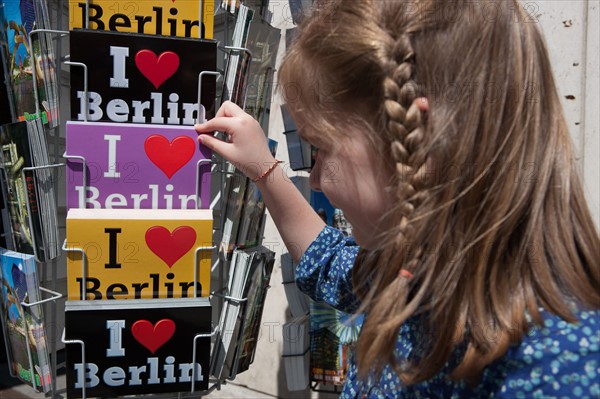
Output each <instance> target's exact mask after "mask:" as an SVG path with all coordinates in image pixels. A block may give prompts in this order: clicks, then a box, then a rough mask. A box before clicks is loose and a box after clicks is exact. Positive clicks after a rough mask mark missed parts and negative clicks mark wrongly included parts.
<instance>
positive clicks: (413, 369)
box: [196, 0, 600, 398]
mask: <svg viewBox="0 0 600 399" xmlns="http://www.w3.org/2000/svg"><path fill="white" fill-rule="evenodd" d="M490 7H493V9H494V10H495V12H494V13H493V16H494V18H490V13H489V9H490ZM279 79H280V82H279V84H280V86H281V87H282V88H283V94H284V97H285V100H286V102H287V104H288V105H289V107H290V109H291V111H292V115H293V117H294V119H295V121H296V123H297V125H298V127H299V131H300V134H301V136H302V137H303V138H304V139H306V140H308V141H309V142H310V143H311V144H312V145H314V146H315V147H316V148H317V149H318V155H317V158H316V164H315V166H314V168H313V170H312V172H311V175H310V181H311V185H312V187H313V188H314V189H317V190H321V191H323V193H324V194H325V195H326V196H327V197H328V198H329V199H330V201H331V202H332V204H333V206H334V207H336V208H340V209H342V210H343V211H344V214H345V216H346V217H347V219H348V220H349V222H350V223H351V225H352V227H353V234H354V238H345V237H344V236H343V234H342V233H341V232H338V231H336V230H334V229H332V228H330V227H326V226H325V225H324V223H323V221H322V220H321V218H320V217H319V216H318V215H317V214H316V213H315V212H313V211H312V209H311V208H310V206H309V205H308V204H307V203H306V202H305V201H304V199H303V197H302V196H301V195H300V194H299V193H298V191H296V190H295V189H294V187H293V185H292V183H291V182H290V181H289V180H288V179H287V178H286V176H285V175H284V173H283V171H282V170H281V169H280V168H279V167H278V166H277V161H276V160H275V159H274V158H273V157H272V156H271V155H270V153H269V150H268V148H267V146H266V144H265V139H264V134H263V132H262V131H261V130H260V128H259V126H258V123H257V122H255V121H254V120H252V118H250V117H249V116H248V115H247V114H245V113H244V112H243V111H242V110H241V109H240V108H238V107H237V106H236V105H234V104H232V103H225V104H223V106H222V107H221V109H220V110H219V112H218V113H217V116H216V117H215V118H214V119H213V120H211V121H209V122H207V123H205V124H203V125H197V126H196V129H197V131H198V132H199V133H201V134H200V136H199V140H201V142H202V143H204V144H205V145H207V146H208V147H210V148H212V149H213V150H215V151H216V152H218V153H219V154H221V155H222V156H223V157H225V158H226V159H228V160H229V161H231V162H233V163H234V164H236V165H237V166H238V167H239V168H240V169H241V170H242V171H243V172H244V173H246V174H247V175H248V176H249V177H250V178H252V179H254V180H257V184H258V186H259V188H260V190H261V191H262V193H263V196H264V199H265V202H266V205H267V207H268V208H269V211H270V214H271V216H272V217H273V220H274V221H275V223H276V225H277V227H278V229H279V231H280V233H281V236H282V238H283V240H284V242H285V243H286V245H287V247H288V249H289V251H290V252H291V254H292V256H293V257H294V258H295V259H296V260H297V261H299V266H298V269H297V283H298V285H299V287H300V288H301V289H302V290H303V291H305V292H306V293H308V294H309V295H311V296H312V297H313V298H314V299H316V300H324V301H326V302H328V303H329V304H331V305H333V306H335V307H337V308H339V309H341V310H344V311H347V312H348V311H350V312H357V313H364V314H365V315H366V317H365V323H364V325H363V328H362V331H361V336H360V339H359V342H358V347H357V350H356V353H355V356H353V358H352V360H351V365H350V371H349V374H348V377H347V381H346V384H345V386H344V389H343V393H342V397H345V398H350V397H369V398H370V397H373V398H384V397H388V398H396V397H410V398H412V397H415V398H417V397H423V398H431V397H453V398H463V397H505V398H519V397H569V398H571V397H588V398H590V397H600V385H599V382H598V381H599V380H600V342H599V340H600V339H599V335H598V330H599V328H600V320H599V318H600V312H599V308H600V289H599V287H600V268H599V265H600V239H599V236H598V232H597V230H596V227H595V225H594V222H593V220H592V217H591V216H590V213H589V210H588V208H587V205H586V203H585V199H584V194H583V190H582V186H581V183H580V181H579V178H578V177H577V174H576V166H575V163H574V159H573V153H572V150H571V144H570V138H569V132H568V130H567V126H566V123H565V120H564V117H563V114H562V110H561V106H560V101H559V97H558V95H557V91H556V87H555V85H554V80H553V77H552V71H551V67H550V63H549V60H548V55H547V53H546V49H545V45H544V43H543V40H542V37H541V35H540V33H539V32H538V30H537V27H536V24H535V23H532V22H530V19H529V16H528V15H526V14H525V13H524V11H523V10H522V8H521V7H520V5H519V3H518V2H517V1H509V0H495V1H485V2H481V1H471V0H465V1H461V0H453V1H442V0H419V1H400V0H398V1H394V0H385V1H383V0H361V1H349V0H334V1H328V2H326V4H324V5H323V6H322V8H320V9H318V10H317V11H316V12H315V13H314V15H313V16H312V17H310V18H307V19H306V20H305V22H304V24H303V26H302V27H301V33H300V35H299V36H298V37H297V39H296V42H295V44H294V45H293V47H292V48H291V50H290V51H289V52H288V54H287V57H286V58H285V61H284V63H283V65H282V66H281V68H280V71H279ZM216 130H218V131H224V132H226V133H227V134H228V137H229V140H228V141H227V142H223V141H219V140H217V139H216V138H214V137H213V136H212V135H210V134H209V133H210V132H212V131H216ZM359 248H360V249H359Z"/></svg>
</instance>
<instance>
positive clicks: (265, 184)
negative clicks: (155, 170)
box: [195, 101, 325, 262]
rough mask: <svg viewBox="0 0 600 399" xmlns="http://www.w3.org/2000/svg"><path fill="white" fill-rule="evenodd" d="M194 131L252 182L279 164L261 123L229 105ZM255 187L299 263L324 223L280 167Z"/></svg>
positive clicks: (230, 103)
mask: <svg viewBox="0 0 600 399" xmlns="http://www.w3.org/2000/svg"><path fill="white" fill-rule="evenodd" d="M195 129H196V131H197V132H198V133H199V136H198V141H200V142H201V143H202V144H204V145H205V146H206V147H208V148H210V149H211V150H213V151H215V152H217V153H218V154H220V155H221V156H222V157H223V158H225V159H226V160H227V161H229V162H231V163H232V164H233V165H234V166H235V167H236V168H237V169H238V170H240V171H241V172H243V173H244V174H245V175H246V176H248V177H249V178H250V179H252V180H254V179H256V178H257V177H259V176H261V175H262V174H263V173H265V172H266V171H267V170H268V169H269V168H270V167H271V166H272V165H274V164H275V163H276V162H277V161H276V160H275V158H273V156H272V155H271V153H270V151H269V147H268V145H267V140H266V137H265V134H264V133H263V131H262V129H261V127H260V125H259V124H258V122H257V121H256V120H254V119H253V118H252V117H251V116H250V115H248V114H247V113H246V112H244V110H242V109H241V108H240V107H238V106H237V105H235V104H234V103H232V102H230V101H227V102H225V103H223V105H222V106H221V108H220V109H219V111H218V112H217V115H216V116H215V118H213V119H211V120H210V121H208V122H206V123H203V124H199V125H196V126H195ZM214 131H221V132H224V133H226V134H227V136H228V141H227V142H225V141H222V140H219V139H217V138H215V137H213V136H212V135H211V134H210V133H212V132H214ZM256 185H257V187H258V189H259V190H260V191H261V193H262V195H263V199H264V202H265V205H266V207H267V208H268V209H269V213H270V214H271V217H272V218H273V221H274V222H275V225H276V226H277V230H279V234H281V238H282V239H283V242H284V243H285V245H286V247H287V249H288V251H289V253H290V255H291V256H292V258H293V259H294V261H295V262H298V261H299V260H300V258H301V257H302V254H304V252H305V251H306V249H307V248H308V246H309V245H310V244H311V243H312V242H313V241H314V239H315V238H316V237H317V235H318V234H319V232H321V230H322V229H323V227H325V223H324V222H323V220H322V219H321V218H320V217H319V215H317V213H316V212H315V211H314V210H313V209H312V207H311V206H310V205H309V203H308V202H307V201H306V200H305V199H304V197H303V196H302V194H301V193H300V192H299V191H298V190H297V189H296V186H294V184H293V183H292V181H291V180H290V179H289V178H288V177H287V175H286V174H285V172H284V171H283V169H281V168H280V167H279V166H275V168H274V169H273V170H272V171H271V172H270V173H269V174H268V175H267V176H265V177H263V178H261V179H260V180H259V181H258V182H257V183H256Z"/></svg>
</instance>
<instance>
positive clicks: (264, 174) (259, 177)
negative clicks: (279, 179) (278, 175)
mask: <svg viewBox="0 0 600 399" xmlns="http://www.w3.org/2000/svg"><path fill="white" fill-rule="evenodd" d="M282 162H283V161H280V160H278V159H276V160H275V163H274V164H273V165H271V166H269V169H267V170H265V171H264V173H263V174H262V175H260V176H258V177H257V178H256V179H253V180H252V181H253V182H254V183H256V182H257V181H259V180H260V179H262V178H264V177H266V176H267V175H268V174H269V173H271V172H272V171H273V169H275V167H276V166H277V165H279V164H280V163H282Z"/></svg>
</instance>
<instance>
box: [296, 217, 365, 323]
mask: <svg viewBox="0 0 600 399" xmlns="http://www.w3.org/2000/svg"><path fill="white" fill-rule="evenodd" d="M358 250H359V247H358V245H356V242H355V241H354V239H353V238H351V237H346V236H344V234H342V232H341V231H339V230H336V229H334V228H332V227H330V226H325V227H324V228H323V230H321V232H320V233H319V235H318V236H317V238H316V239H315V241H314V242H313V243H312V244H310V246H309V247H308V248H307V250H306V251H305V252H304V255H302V258H301V259H300V263H299V264H298V266H297V268H296V284H297V286H298V288H299V289H300V291H302V292H304V293H305V294H306V295H308V296H310V297H311V298H312V299H314V300H315V301H322V302H326V303H328V304H329V305H331V306H333V307H334V308H335V309H337V310H341V311H343V312H346V313H354V312H355V311H356V309H357V308H358V305H359V302H358V299H357V298H356V296H355V295H354V293H353V291H352V267H353V266H354V261H355V259H356V256H357V255H358Z"/></svg>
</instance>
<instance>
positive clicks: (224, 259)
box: [0, 0, 269, 398]
mask: <svg viewBox="0 0 600 399" xmlns="http://www.w3.org/2000/svg"><path fill="white" fill-rule="evenodd" d="M64 1H65V0H56V2H58V7H57V21H58V22H57V24H58V25H59V26H58V27H60V25H62V23H63V22H62V21H63V19H64V13H65V10H67V8H66V7H64V5H63V2H64ZM198 1H199V4H200V9H201V10H203V9H204V8H203V0H198ZM215 1H216V0H215ZM85 3H86V8H88V7H89V4H90V2H89V1H88V0H86V2H85ZM230 17H232V16H231V15H227V16H226V18H225V24H226V27H225V30H226V33H225V35H226V38H225V40H224V44H222V43H219V45H218V46H217V50H218V51H220V52H222V53H224V56H223V60H225V59H231V58H232V57H235V56H237V55H238V54H241V53H243V56H244V57H246V61H247V62H248V64H247V66H246V67H247V69H246V70H249V68H250V64H251V62H252V53H251V51H250V50H249V49H247V48H245V47H235V46H229V45H227V44H228V42H229V40H230V37H229V35H230V33H231V32H230V30H229V27H228V26H227V25H228V24H229V18H230ZM200 18H202V16H200ZM232 18H235V17H232ZM85 24H86V25H85V26H86V27H87V26H88V21H87V20H86V21H85ZM40 33H45V34H48V35H53V36H55V38H54V39H53V40H54V41H56V42H57V43H58V45H57V46H56V47H55V51H56V54H57V55H58V56H60V55H61V54H62V52H61V46H60V40H57V39H61V38H64V37H68V36H69V31H66V30H60V29H36V30H33V31H31V32H30V35H29V39H28V40H29V45H30V48H33V47H31V45H32V36H33V35H35V34H40ZM60 60H61V63H62V64H65V65H68V66H70V67H71V68H73V67H75V68H82V69H83V70H84V73H83V75H84V82H83V85H84V94H83V95H84V96H85V98H87V95H88V94H87V93H88V67H87V65H85V64H84V63H80V62H76V61H71V60H70V57H69V55H66V56H62V57H60ZM219 60H220V58H219ZM61 72H63V71H62V69H61V68H58V72H57V73H58V74H59V81H58V85H59V87H60V86H61V82H60V74H61ZM35 73H36V71H35V68H33V75H34V81H35ZM207 76H214V77H216V78H217V79H218V78H219V77H223V76H224V70H223V71H203V72H201V73H199V74H198V83H197V84H198V90H197V100H198V104H199V109H198V116H197V120H196V122H197V123H201V122H203V121H204V120H205V115H204V107H203V106H202V105H201V101H200V99H201V94H202V85H203V80H204V78H205V77H207ZM222 80H224V79H222ZM63 84H64V83H63ZM33 87H34V93H33V94H34V97H35V99H36V100H39V98H38V96H39V93H38V91H37V90H38V89H37V87H36V85H35V84H34V85H33ZM246 90H247V88H246ZM58 95H59V103H60V102H61V99H60V97H61V96H60V90H59V94H58ZM245 96H246V92H244V93H243V94H242V98H245ZM221 100H223V99H221ZM35 103H36V113H37V114H39V113H40V108H39V101H35ZM83 104H84V107H86V108H85V109H84V112H83V114H84V122H87V117H88V109H87V102H86V101H84V102H83ZM60 105H61V106H62V104H60ZM59 108H60V107H59ZM45 129H46V132H47V133H48V134H49V136H50V137H52V138H53V139H54V143H53V144H54V149H53V151H52V156H53V159H54V160H58V159H59V158H61V157H62V158H63V159H64V160H66V161H75V160H76V161H79V162H81V163H82V165H83V183H82V184H83V187H84V188H83V193H84V195H85V193H86V192H87V191H86V182H87V178H88V176H86V169H87V168H86V158H85V157H83V156H80V155H76V154H68V153H67V151H66V150H65V151H64V152H62V154H61V151H60V150H59V142H60V139H61V138H60V134H59V129H60V126H56V127H52V128H48V127H45ZM206 164H210V165H211V174H212V175H213V176H218V177H219V179H213V182H214V184H213V185H212V190H211V191H213V192H212V193H211V194H212V195H211V204H210V207H209V209H211V210H213V212H214V215H215V219H214V220H215V222H214V224H213V242H220V239H221V234H222V231H221V225H222V223H219V222H221V218H222V217H223V215H222V214H221V211H222V209H221V208H220V205H221V204H220V202H221V201H222V199H223V189H224V187H225V180H226V178H227V177H228V176H230V175H232V174H235V173H239V172H235V171H232V170H231V169H230V168H229V167H228V165H227V163H226V162H225V161H224V160H222V159H219V157H218V156H217V155H216V154H213V159H202V160H199V161H198V162H197V165H196V187H195V193H196V198H197V199H198V201H197V202H196V206H197V208H199V207H200V190H201V185H200V181H201V175H200V174H201V172H200V170H201V168H202V166H204V165H206ZM65 166H66V163H51V164H49V165H43V166H36V167H30V168H27V170H28V171H34V172H37V171H38V170H51V171H53V172H55V171H57V170H60V171H63V170H64V169H63V168H64V167H65ZM0 169H1V170H2V171H3V172H5V171H4V169H3V168H0ZM23 173H24V172H23ZM57 183H58V182H57V181H56V180H54V185H55V196H56V200H58V197H57V192H56V191H57V190H56V188H57V185H58V184H57ZM27 206H28V208H29V204H27ZM30 211H31V209H28V212H30ZM29 223H30V225H31V223H32V221H31V218H30V220H29ZM56 244H57V246H58V251H57V252H60V251H61V250H62V253H64V254H67V253H69V252H77V253H80V254H81V257H82V274H81V275H82V281H83V283H82V285H81V286H82V293H81V294H82V297H83V298H85V297H86V292H85V289H86V284H85V278H86V271H87V265H86V261H87V255H86V253H85V251H84V249H82V248H75V247H68V246H67V242H66V240H65V241H64V242H63V245H62V246H60V244H59V243H56ZM204 251H211V254H212V255H211V256H212V258H211V275H213V274H214V276H211V277H213V279H214V280H216V281H217V287H216V289H215V290H213V291H211V293H210V296H209V298H210V302H211V303H212V304H213V307H214V308H215V309H216V314H220V312H221V311H222V309H223V305H224V303H226V302H227V303H229V304H233V305H234V306H242V305H243V304H244V303H245V302H247V301H248V298H247V297H246V298H237V297H234V296H231V295H230V293H229V291H228V287H227V284H226V281H225V280H226V279H225V270H228V268H229V267H230V259H228V256H227V255H226V254H224V253H223V252H222V251H221V250H219V249H218V248H217V247H216V246H205V247H198V248H196V249H195V255H194V286H196V284H197V283H198V280H199V276H198V273H199V272H198V269H199V268H198V264H199V256H200V253H201V252H204ZM35 258H36V260H38V262H39V257H38V255H37V253H36V254H35ZM40 263H42V265H43V266H46V264H48V265H50V266H51V270H50V273H49V274H50V275H49V276H47V273H44V279H46V277H48V279H47V281H45V282H49V283H51V284H52V287H51V288H52V289H47V288H44V287H40V290H41V292H42V293H43V294H44V296H49V297H48V298H44V299H40V300H39V301H36V302H33V303H27V302H26V301H23V302H21V305H22V306H23V307H24V308H29V309H31V308H33V309H35V308H36V307H40V306H42V305H43V304H46V303H50V304H51V312H50V314H49V315H47V317H45V322H46V324H47V325H56V324H57V322H56V321H57V304H56V301H57V300H58V299H61V298H64V295H63V294H61V293H59V292H57V289H56V280H57V279H58V262H57V258H53V259H47V260H46V261H45V262H40ZM266 288H269V287H266ZM196 294H197V293H196ZM214 314H215V312H213V325H212V328H211V332H209V333H203V334H197V335H196V336H195V337H194V339H193V342H191V343H190V345H191V347H192V351H193V354H194V355H193V356H194V358H193V362H195V356H196V346H197V342H198V340H199V339H203V338H204V339H206V338H210V339H211V340H214V338H215V337H216V336H217V335H218V334H220V333H221V331H219V324H218V322H219V320H218V318H217V319H216V320H215V318H214ZM243 327H244V326H243V325H242V329H243ZM52 334H54V331H50V334H49V337H48V338H49V339H48V341H49V344H50V350H49V351H50V360H51V365H50V367H51V375H52V382H51V384H52V385H51V390H50V392H48V393H47V394H46V396H49V397H52V398H55V397H59V395H58V393H59V392H58V389H57V386H56V377H57V370H59V369H60V368H62V367H64V362H63V363H61V364H58V363H57V350H56V343H57V342H58V337H54V336H52ZM243 338H244V337H243V336H242V334H239V336H238V337H237V345H238V347H239V346H240V345H241V344H242V340H243ZM60 339H61V342H63V343H64V344H65V345H80V346H81V351H82V354H81V356H82V360H83V363H84V365H85V360H84V359H85V343H84V342H83V341H80V340H74V339H68V338H67V334H66V331H65V330H64V329H63V331H62V336H61V337H60ZM28 346H29V345H28ZM211 352H212V350H211ZM28 355H29V363H30V366H32V365H33V360H32V354H31V353H30V350H29V348H28ZM211 355H212V353H211ZM253 357H254V354H253V355H252V359H251V361H250V363H252V361H253V360H254V359H253ZM238 362H239V357H236V359H235V360H234V365H233V368H232V373H231V374H230V375H229V376H227V377H224V378H220V379H219V378H215V377H214V376H212V375H210V376H209V377H210V378H209V387H208V389H207V390H204V391H199V390H196V389H195V388H196V387H195V378H194V376H192V381H191V384H190V390H189V392H179V393H175V394H153V395H144V397H148V398H150V397H156V398H162V397H169V398H170V397H173V395H176V397H177V398H184V397H198V396H203V395H206V394H208V393H210V392H212V391H213V390H215V389H216V390H220V389H221V386H222V385H223V384H225V383H226V382H227V381H233V380H234V379H235V378H236V376H237V368H238ZM30 368H32V367H30ZM193 370H194V372H195V369H193ZM13 377H14V376H13ZM34 380H35V379H34ZM33 385H34V386H33V389H34V390H35V391H36V392H37V391H39V390H38V387H37V386H36V385H35V381H34V382H33ZM84 385H85V384H84ZM81 394H82V397H83V398H85V397H86V388H85V386H84V387H83V388H82V392H81Z"/></svg>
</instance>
